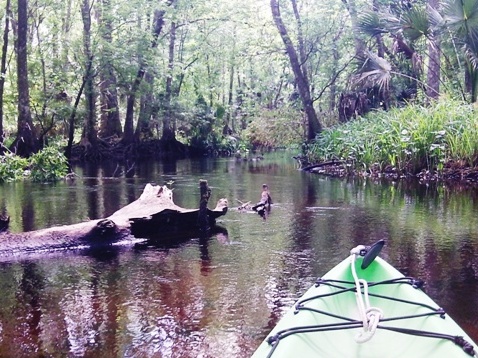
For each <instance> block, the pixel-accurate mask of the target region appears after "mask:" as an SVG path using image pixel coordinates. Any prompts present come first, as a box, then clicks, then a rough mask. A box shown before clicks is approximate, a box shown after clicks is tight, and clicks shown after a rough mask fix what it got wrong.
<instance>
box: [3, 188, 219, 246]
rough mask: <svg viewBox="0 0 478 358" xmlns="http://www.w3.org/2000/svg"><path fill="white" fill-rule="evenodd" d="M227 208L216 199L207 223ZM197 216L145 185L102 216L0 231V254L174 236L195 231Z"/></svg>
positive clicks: (170, 194) (160, 190)
mask: <svg viewBox="0 0 478 358" xmlns="http://www.w3.org/2000/svg"><path fill="white" fill-rule="evenodd" d="M206 185H207V184H206ZM202 200H204V199H202ZM203 205H204V204H203ZM227 208H228V203H227V199H220V200H219V201H218V203H217V206H216V208H215V209H213V210H210V209H207V216H205V218H206V220H207V222H208V224H209V225H210V226H212V225H214V224H215V221H216V219H217V218H218V217H219V216H222V215H225V214H226V212H227ZM198 215H199V209H184V208H181V207H179V206H177V205H176V204H174V202H173V192H172V190H170V189H169V188H168V187H166V186H157V185H151V184H147V185H146V186H145V188H144V190H143V193H142V194H141V196H140V197H139V198H138V199H137V200H135V201H133V202H132V203H130V204H128V205H126V206H124V207H123V208H121V209H119V210H118V211H116V212H115V213H113V214H112V215H111V216H109V217H107V218H104V219H98V220H90V221H87V222H83V223H78V224H73V225H65V226H57V227H53V228H46V229H41V230H36V231H30V232H24V233H10V232H8V231H3V232H0V255H15V254H22V253H29V252H36V251H41V250H47V251H51V250H58V249H68V248H81V247H101V246H108V245H111V244H114V243H117V242H121V241H125V240H130V241H133V240H134V239H137V238H148V237H150V236H151V237H152V236H154V238H155V239H160V238H161V236H162V235H167V234H168V232H171V233H174V234H175V235H178V234H179V233H180V230H185V231H188V232H191V231H192V230H198V231H199V229H200V227H199V223H200V222H201V221H200V220H199V216H198ZM203 215H204V213H203ZM203 220H204V219H203Z"/></svg>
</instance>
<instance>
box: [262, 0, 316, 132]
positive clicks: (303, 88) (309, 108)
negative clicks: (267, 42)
mask: <svg viewBox="0 0 478 358" xmlns="http://www.w3.org/2000/svg"><path fill="white" fill-rule="evenodd" d="M270 5H271V10H272V17H273V18H274V23H275V25H276V27H277V29H278V30H279V34H280V35H281V38H282V41H283V42H284V45H285V48H286V51H287V55H288V56H289V60H290V64H291V67H292V71H293V72H294V76H295V80H296V83H297V88H298V90H299V95H300V97H301V100H302V105H303V107H304V112H305V115H306V117H307V124H308V131H307V139H308V140H309V141H311V140H313V139H315V137H316V135H317V134H318V133H320V132H321V131H322V125H321V123H320V122H319V119H318V118H317V113H316V112H315V109H314V104H313V101H312V98H311V95H310V85H309V80H308V79H307V77H306V76H305V75H304V73H303V71H302V68H301V64H300V62H299V58H298V56H297V52H296V50H295V48H294V45H293V43H292V40H291V39H290V37H289V34H288V32H287V29H286V27H285V25H284V22H283V21H282V17H281V14H280V8H279V3H278V0H270Z"/></svg>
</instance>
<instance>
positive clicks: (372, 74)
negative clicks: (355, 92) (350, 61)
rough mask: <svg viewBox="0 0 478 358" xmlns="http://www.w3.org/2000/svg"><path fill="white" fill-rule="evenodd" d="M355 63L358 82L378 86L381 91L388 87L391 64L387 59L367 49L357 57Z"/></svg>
mask: <svg viewBox="0 0 478 358" xmlns="http://www.w3.org/2000/svg"><path fill="white" fill-rule="evenodd" d="M357 65H358V69H357V71H356V73H357V75H358V81H357V82H358V83H364V84H367V85H370V86H378V87H379V88H380V90H382V91H385V90H387V89H388V88H389V85H390V79H391V74H392V66H391V65H390V63H389V62H388V61H387V60H385V59H384V58H382V57H379V56H377V55H375V54H374V53H372V52H370V51H367V52H365V53H364V55H363V56H361V57H358V58H357Z"/></svg>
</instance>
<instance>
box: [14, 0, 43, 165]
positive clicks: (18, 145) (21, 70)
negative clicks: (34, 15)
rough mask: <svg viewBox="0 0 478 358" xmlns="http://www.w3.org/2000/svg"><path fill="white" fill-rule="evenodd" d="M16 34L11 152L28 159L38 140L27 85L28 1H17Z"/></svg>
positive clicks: (34, 150)
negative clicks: (15, 119)
mask: <svg viewBox="0 0 478 358" xmlns="http://www.w3.org/2000/svg"><path fill="white" fill-rule="evenodd" d="M17 26H18V30H17V31H18V34H17V85H18V123H17V136H16V138H15V140H14V142H13V143H12V145H11V148H10V149H11V150H12V151H13V152H15V153H16V154H17V155H20V156H23V157H28V156H30V155H31V154H33V153H35V152H36V151H37V150H38V149H39V144H38V140H37V138H36V136H35V133H34V131H33V121H32V115H31V110H30V91H29V84H28V59H27V51H28V49H27V34H28V1H27V0H18V24H17Z"/></svg>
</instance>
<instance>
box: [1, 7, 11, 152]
mask: <svg viewBox="0 0 478 358" xmlns="http://www.w3.org/2000/svg"><path fill="white" fill-rule="evenodd" d="M9 31H10V0H7V3H6V5H5V28H4V30H3V45H2V58H1V64H0V153H3V150H4V148H3V139H4V134H3V94H4V90H5V74H6V73H7V53H8V32H9Z"/></svg>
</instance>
